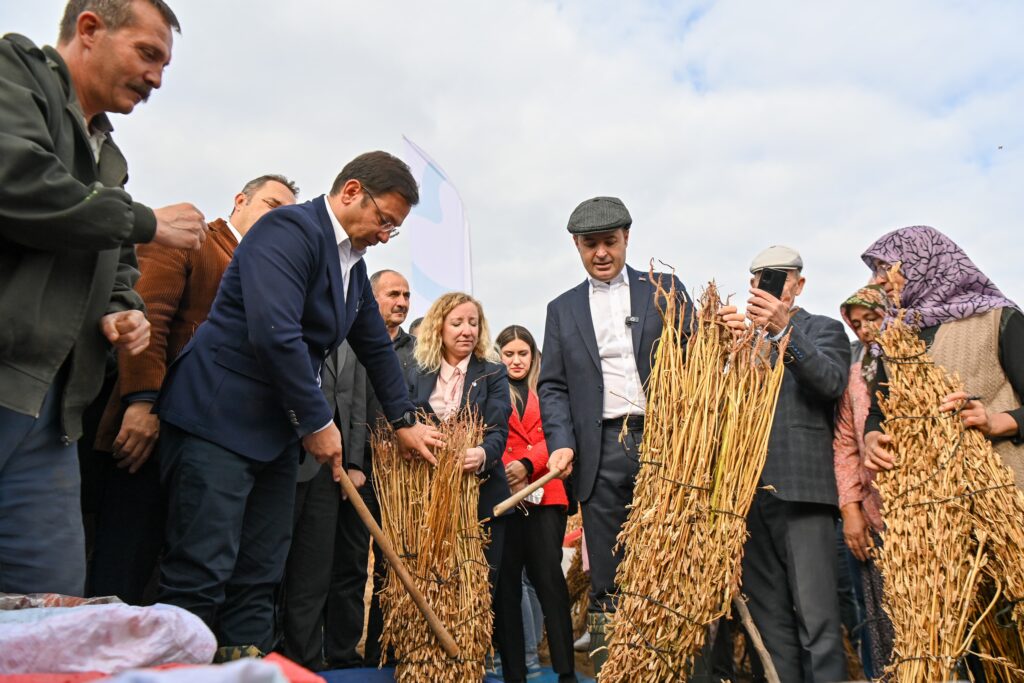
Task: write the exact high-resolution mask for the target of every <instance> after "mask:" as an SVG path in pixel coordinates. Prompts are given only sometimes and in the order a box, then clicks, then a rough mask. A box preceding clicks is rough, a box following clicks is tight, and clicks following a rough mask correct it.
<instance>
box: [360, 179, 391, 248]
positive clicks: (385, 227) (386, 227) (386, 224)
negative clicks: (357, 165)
mask: <svg viewBox="0 0 1024 683" xmlns="http://www.w3.org/2000/svg"><path fill="white" fill-rule="evenodd" d="M363 194H365V195H366V196H367V197H369V198H370V201H371V202H373V208H374V209H376V210H377V220H378V221H379V222H380V229H381V230H382V231H385V232H387V233H388V239H389V240H390V239H394V238H396V237H398V228H396V227H395V224H394V223H392V222H391V221H389V220H388V219H387V218H385V217H384V214H383V213H382V212H381V210H380V207H379V206H377V200H376V199H374V198H373V195H372V194H370V191H369V190H367V189H366V188H365V187H364V188H363Z"/></svg>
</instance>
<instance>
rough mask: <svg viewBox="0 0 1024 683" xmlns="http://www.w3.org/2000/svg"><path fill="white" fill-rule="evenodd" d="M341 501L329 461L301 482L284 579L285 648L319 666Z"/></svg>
mask: <svg viewBox="0 0 1024 683" xmlns="http://www.w3.org/2000/svg"><path fill="white" fill-rule="evenodd" d="M306 457H309V456H306ZM340 502H341V490H340V488H339V486H338V484H337V483H336V482H335V481H334V478H333V477H332V476H331V470H330V468H329V467H324V466H322V467H320V469H319V471H318V472H317V473H316V476H314V477H313V478H312V479H310V480H309V481H303V482H299V483H298V484H297V485H296V487H295V514H294V527H293V532H292V545H291V549H290V550H289V551H288V562H287V564H286V565H285V571H284V583H283V585H282V606H283V609H282V628H283V631H284V642H283V644H282V648H281V649H282V652H283V653H284V655H285V656H286V657H288V658H289V659H291V660H292V661H294V662H297V663H299V664H301V665H302V666H304V667H306V668H307V669H312V670H313V671H319V670H320V669H322V668H323V667H324V661H323V657H324V654H323V649H324V608H325V606H326V605H327V594H328V590H329V589H330V585H331V565H332V563H333V559H334V553H333V547H332V546H333V543H334V529H335V526H336V524H337V520H338V504H339V503H340ZM345 504H346V505H348V503H345ZM349 618H350V619H355V615H350V617H349ZM359 621H360V626H362V619H361V618H360V620H359Z"/></svg>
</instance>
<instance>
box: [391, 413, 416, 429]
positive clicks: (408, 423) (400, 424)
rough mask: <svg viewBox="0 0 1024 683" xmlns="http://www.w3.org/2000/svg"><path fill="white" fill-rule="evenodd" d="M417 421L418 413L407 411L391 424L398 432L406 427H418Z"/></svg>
mask: <svg viewBox="0 0 1024 683" xmlns="http://www.w3.org/2000/svg"><path fill="white" fill-rule="evenodd" d="M416 421H417V420H416V412H415V411H413V410H407V411H405V412H404V413H402V416H401V417H399V418H397V419H394V420H390V423H391V427H392V428H394V429H396V430H398V429H405V428H406V427H413V426H415V425H416Z"/></svg>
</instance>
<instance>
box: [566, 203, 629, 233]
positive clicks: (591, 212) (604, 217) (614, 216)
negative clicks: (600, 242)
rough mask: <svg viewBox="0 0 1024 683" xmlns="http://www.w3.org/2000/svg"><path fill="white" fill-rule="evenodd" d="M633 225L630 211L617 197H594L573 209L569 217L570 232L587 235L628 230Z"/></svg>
mask: <svg viewBox="0 0 1024 683" xmlns="http://www.w3.org/2000/svg"><path fill="white" fill-rule="evenodd" d="M632 224H633V219H632V218H631V217H630V215H629V210H628V209H627V208H626V205H625V204H623V203H622V200H621V199H619V198H617V197H594V198H593V199H588V200H586V201H585V202H583V203H581V204H580V205H579V206H577V207H576V208H575V209H573V212H572V215H571V216H569V226H568V228H569V232H571V233H572V234H574V235H586V234H587V233H591V232H606V231H608V230H615V229H616V228H626V229H628V228H629V226H630V225H632Z"/></svg>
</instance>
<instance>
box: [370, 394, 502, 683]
mask: <svg viewBox="0 0 1024 683" xmlns="http://www.w3.org/2000/svg"><path fill="white" fill-rule="evenodd" d="M438 428H439V429H440V430H441V432H442V438H443V440H444V443H445V447H444V448H442V449H440V450H438V451H437V452H435V456H436V457H437V466H436V467H431V466H430V465H428V464H427V463H425V462H424V461H422V460H419V459H416V460H406V459H405V458H403V457H401V456H400V455H398V450H397V448H396V444H395V442H394V439H393V435H392V433H391V432H390V430H389V429H388V428H387V427H381V428H378V429H377V430H375V431H374V433H373V437H372V438H373V441H372V446H373V456H374V457H373V477H374V486H375V489H376V492H377V496H378V499H379V501H380V506H381V522H382V524H381V526H382V528H383V530H384V534H385V535H386V536H387V538H388V539H390V541H391V543H392V545H393V546H395V548H397V549H398V551H399V553H400V556H401V557H402V559H404V561H405V562H406V564H407V565H408V567H409V572H410V573H411V574H412V576H413V581H414V583H415V584H416V585H417V586H418V587H419V589H420V590H421V591H422V592H423V594H424V596H425V597H426V600H427V602H428V603H429V604H430V605H431V607H432V608H433V609H434V611H435V612H436V614H437V616H438V618H439V619H440V621H441V622H442V623H443V624H444V626H445V627H446V628H447V629H448V630H449V632H450V633H451V634H452V636H453V637H454V639H455V641H456V643H457V644H458V647H459V650H460V655H459V657H458V658H452V657H448V656H446V654H445V652H444V651H443V650H442V648H441V646H440V643H439V642H438V640H437V638H436V637H435V636H434V634H433V633H432V632H431V631H430V630H429V629H426V628H423V621H422V620H421V619H418V618H417V614H416V607H415V605H414V604H413V602H412V600H411V599H410V598H409V595H408V593H406V591H405V590H404V589H403V587H402V584H401V581H400V579H399V577H398V576H397V575H396V573H395V571H394V568H393V567H389V569H388V576H387V578H386V580H385V583H384V588H383V590H382V592H381V607H382V609H383V612H384V632H383V634H382V636H381V649H382V651H384V652H388V651H389V650H390V651H392V652H393V653H394V663H395V665H396V666H395V679H396V680H397V681H400V683H411V682H417V683H418V682H424V683H426V682H430V683H433V682H435V681H444V682H451V683H455V682H456V681H468V680H480V679H481V678H482V677H483V675H484V657H485V655H486V653H487V652H488V651H489V650H490V643H491V630H492V616H491V611H490V586H489V583H488V573H489V568H488V566H487V561H486V559H485V557H484V546H485V544H486V542H487V538H486V537H485V534H484V531H483V528H482V527H481V525H480V523H479V522H478V520H477V504H478V502H479V499H480V484H479V480H478V479H477V477H476V475H474V474H466V473H464V472H463V469H462V458H463V454H464V453H465V451H466V449H468V448H470V447H473V446H476V445H478V444H479V443H480V442H481V441H482V436H483V427H482V425H481V423H480V421H479V420H478V419H476V418H475V417H474V416H472V415H468V414H465V413H460V414H458V415H456V416H454V417H452V418H451V419H449V420H448V421H446V422H444V423H442V424H440V425H439V426H438Z"/></svg>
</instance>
